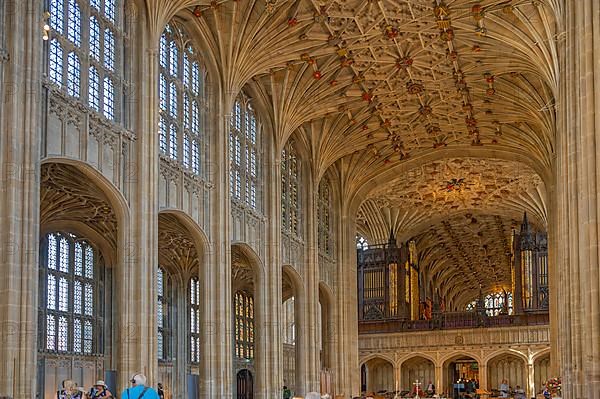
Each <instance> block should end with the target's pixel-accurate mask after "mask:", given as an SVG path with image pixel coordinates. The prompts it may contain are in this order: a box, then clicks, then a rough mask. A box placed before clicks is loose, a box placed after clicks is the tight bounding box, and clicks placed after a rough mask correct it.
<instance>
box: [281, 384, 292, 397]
mask: <svg viewBox="0 0 600 399" xmlns="http://www.w3.org/2000/svg"><path fill="white" fill-rule="evenodd" d="M291 397H292V391H290V389H289V388H288V387H287V386H285V385H284V386H283V399H291Z"/></svg>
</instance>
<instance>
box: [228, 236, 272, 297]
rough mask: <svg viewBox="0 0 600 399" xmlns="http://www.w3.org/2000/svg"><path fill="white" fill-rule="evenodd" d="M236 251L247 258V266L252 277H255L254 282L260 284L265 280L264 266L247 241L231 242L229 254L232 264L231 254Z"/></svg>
mask: <svg viewBox="0 0 600 399" xmlns="http://www.w3.org/2000/svg"><path fill="white" fill-rule="evenodd" d="M236 251H238V252H239V253H240V254H242V255H243V256H245V257H246V259H247V260H248V264H249V265H248V266H250V267H251V269H252V277H254V279H255V284H256V285H258V286H260V285H261V284H262V283H263V282H264V280H265V273H266V272H265V267H264V264H263V262H262V260H261V258H260V256H259V255H258V254H257V253H256V251H255V250H254V249H253V248H252V247H251V246H250V245H249V244H247V243H245V242H242V241H235V242H232V243H231V255H232V265H233V260H234V259H233V255H234V254H235V253H236Z"/></svg>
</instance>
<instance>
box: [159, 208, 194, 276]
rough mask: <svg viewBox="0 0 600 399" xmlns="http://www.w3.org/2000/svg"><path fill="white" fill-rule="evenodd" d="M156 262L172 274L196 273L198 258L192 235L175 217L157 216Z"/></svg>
mask: <svg viewBox="0 0 600 399" xmlns="http://www.w3.org/2000/svg"><path fill="white" fill-rule="evenodd" d="M158 260H159V264H160V265H161V266H162V267H164V268H165V269H166V270H168V271H169V272H170V273H172V274H177V273H180V274H181V275H182V276H185V277H186V278H187V277H189V276H192V275H194V274H197V273H198V270H199V264H200V258H199V254H198V251H197V249H196V245H195V243H194V240H193V238H192V235H191V234H190V232H189V231H188V229H187V228H186V227H185V226H184V225H183V224H182V223H181V222H180V221H179V220H178V219H177V217H176V216H174V215H171V214H168V213H161V214H159V215H158Z"/></svg>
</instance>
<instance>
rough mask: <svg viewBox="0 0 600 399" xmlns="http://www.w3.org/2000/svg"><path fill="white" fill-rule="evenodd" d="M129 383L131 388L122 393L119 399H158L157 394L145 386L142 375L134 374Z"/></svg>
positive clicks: (144, 377) (144, 379)
mask: <svg viewBox="0 0 600 399" xmlns="http://www.w3.org/2000/svg"><path fill="white" fill-rule="evenodd" d="M129 382H130V383H131V387H129V388H127V389H125V390H124V391H123V393H122V394H121V399H159V398H158V393H156V391H155V390H154V389H152V388H151V387H149V386H147V385H146V383H147V381H146V376H145V375H144V374H141V373H138V374H134V375H133V376H131V380H129Z"/></svg>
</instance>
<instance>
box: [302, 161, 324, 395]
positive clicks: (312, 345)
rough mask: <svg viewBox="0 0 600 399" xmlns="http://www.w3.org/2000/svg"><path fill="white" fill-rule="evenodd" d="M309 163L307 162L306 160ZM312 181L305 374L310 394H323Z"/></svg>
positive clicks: (312, 184) (313, 187) (310, 184)
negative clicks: (321, 385)
mask: <svg viewBox="0 0 600 399" xmlns="http://www.w3.org/2000/svg"><path fill="white" fill-rule="evenodd" d="M307 161H308V160H307ZM309 178H310V181H306V182H303V183H304V184H305V187H307V188H308V190H307V191H308V192H307V193H306V194H307V198H308V204H307V206H306V221H307V223H306V232H307V234H306V238H307V240H306V242H307V251H306V253H307V254H308V262H306V269H305V270H306V272H305V273H304V278H305V281H306V305H307V306H306V308H307V320H308V324H307V327H308V331H307V334H308V337H307V340H308V346H307V347H306V348H305V350H304V351H305V352H307V353H308V362H307V366H308V367H307V370H306V378H307V382H308V384H307V389H308V390H309V392H311V391H314V392H320V377H321V358H320V351H319V343H318V333H317V328H319V326H320V325H321V321H320V320H318V317H319V239H318V228H319V227H318V223H319V222H318V218H317V214H318V212H317V207H318V195H319V194H318V193H319V189H318V185H319V182H318V181H316V178H315V176H312V175H310V176H309Z"/></svg>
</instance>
